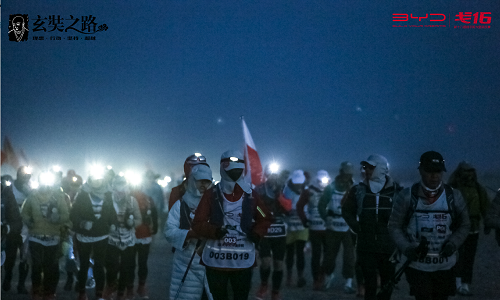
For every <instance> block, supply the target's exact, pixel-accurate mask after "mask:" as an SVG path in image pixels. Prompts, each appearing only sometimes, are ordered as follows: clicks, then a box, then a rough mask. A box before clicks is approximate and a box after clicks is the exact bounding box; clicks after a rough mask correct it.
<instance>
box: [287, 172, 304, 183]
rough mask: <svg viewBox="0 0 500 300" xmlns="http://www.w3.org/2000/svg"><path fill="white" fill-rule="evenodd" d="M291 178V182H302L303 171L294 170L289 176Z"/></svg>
mask: <svg viewBox="0 0 500 300" xmlns="http://www.w3.org/2000/svg"><path fill="white" fill-rule="evenodd" d="M290 178H291V179H292V183H294V184H303V183H304V182H305V181H306V176H305V175H304V171H302V170H295V171H293V173H292V176H291V177H290Z"/></svg>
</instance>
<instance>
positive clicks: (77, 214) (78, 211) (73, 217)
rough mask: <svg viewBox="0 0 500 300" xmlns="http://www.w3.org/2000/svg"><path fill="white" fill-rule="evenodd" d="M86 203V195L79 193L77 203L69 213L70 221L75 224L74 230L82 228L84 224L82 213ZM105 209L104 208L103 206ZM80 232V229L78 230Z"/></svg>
mask: <svg viewBox="0 0 500 300" xmlns="http://www.w3.org/2000/svg"><path fill="white" fill-rule="evenodd" d="M84 201H85V194H84V193H78V194H77V195H76V198H75V202H74V203H73V206H72V207H71V210H70V212H69V219H70V221H71V222H72V223H73V228H80V224H81V223H82V221H84V220H83V218H82V212H83V211H84V207H83V203H84ZM103 208H104V206H103ZM76 230H78V229H76Z"/></svg>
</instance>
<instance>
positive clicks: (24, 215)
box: [21, 196, 33, 225]
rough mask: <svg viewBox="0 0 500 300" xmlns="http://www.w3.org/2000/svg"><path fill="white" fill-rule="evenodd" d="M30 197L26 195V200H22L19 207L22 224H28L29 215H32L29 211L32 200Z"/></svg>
mask: <svg viewBox="0 0 500 300" xmlns="http://www.w3.org/2000/svg"><path fill="white" fill-rule="evenodd" d="M32 201H33V200H32V197H30V196H28V198H26V200H24V203H23V206H22V208H21V218H22V220H23V223H24V224H27V225H28V224H30V222H31V217H32V211H31V202H32Z"/></svg>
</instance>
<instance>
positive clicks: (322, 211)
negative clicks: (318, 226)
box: [318, 186, 332, 221]
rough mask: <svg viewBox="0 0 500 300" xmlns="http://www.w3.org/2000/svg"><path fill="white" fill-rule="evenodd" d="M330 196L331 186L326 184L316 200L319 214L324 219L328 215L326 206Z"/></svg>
mask: <svg viewBox="0 0 500 300" xmlns="http://www.w3.org/2000/svg"><path fill="white" fill-rule="evenodd" d="M331 197H332V191H331V187H330V186H327V187H326V189H325V191H324V192H323V194H322V195H321V198H320V199H319V202H318V212H319V215H320V216H321V218H322V219H323V220H325V221H326V217H328V211H327V209H326V208H327V207H328V202H330V199H331Z"/></svg>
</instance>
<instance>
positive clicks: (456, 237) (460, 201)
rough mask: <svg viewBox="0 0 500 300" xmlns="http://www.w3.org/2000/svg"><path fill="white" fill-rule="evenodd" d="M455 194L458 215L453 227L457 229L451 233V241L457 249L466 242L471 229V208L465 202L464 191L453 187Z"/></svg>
mask: <svg viewBox="0 0 500 300" xmlns="http://www.w3.org/2000/svg"><path fill="white" fill-rule="evenodd" d="M453 194H454V195H453V196H454V198H455V208H456V216H455V220H453V222H454V223H456V224H454V225H453V227H455V228H456V229H455V230H454V231H453V233H452V234H451V236H450V238H449V241H450V242H452V243H453V244H454V245H455V246H456V247H457V249H458V248H459V247H460V246H461V245H462V244H463V243H464V242H465V239H466V238H467V236H468V235H469V231H470V226H471V225H470V219H469V210H468V208H467V204H466V203H465V200H464V198H463V197H462V193H460V191H459V190H455V189H453Z"/></svg>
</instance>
